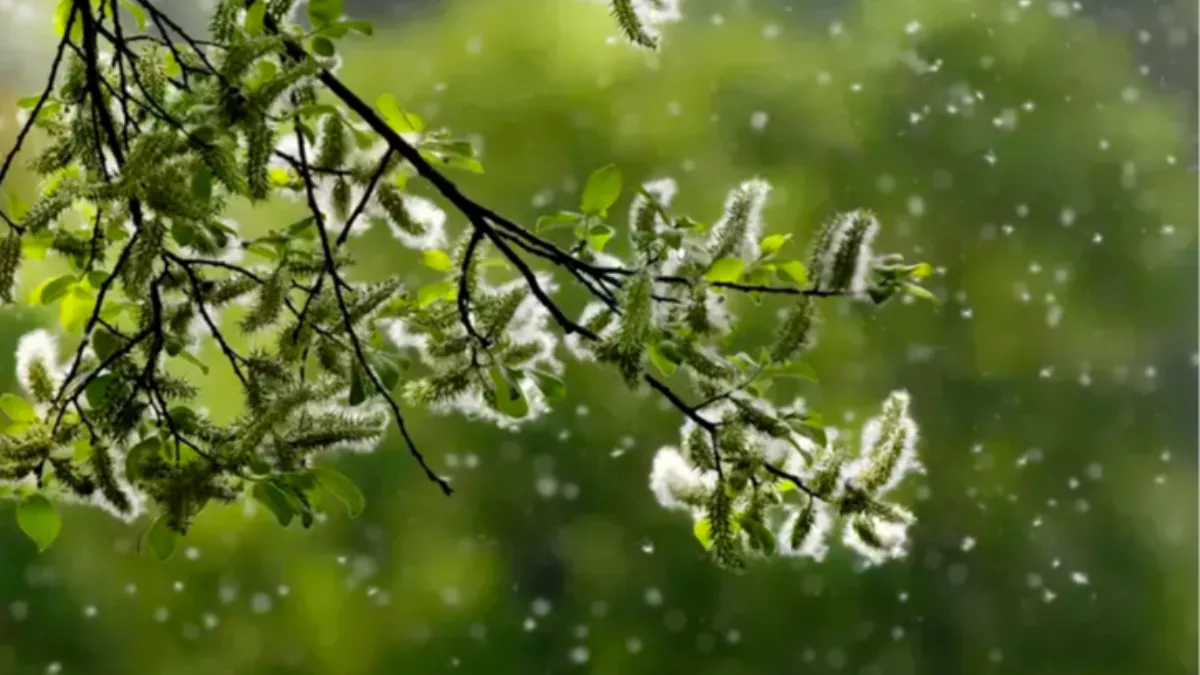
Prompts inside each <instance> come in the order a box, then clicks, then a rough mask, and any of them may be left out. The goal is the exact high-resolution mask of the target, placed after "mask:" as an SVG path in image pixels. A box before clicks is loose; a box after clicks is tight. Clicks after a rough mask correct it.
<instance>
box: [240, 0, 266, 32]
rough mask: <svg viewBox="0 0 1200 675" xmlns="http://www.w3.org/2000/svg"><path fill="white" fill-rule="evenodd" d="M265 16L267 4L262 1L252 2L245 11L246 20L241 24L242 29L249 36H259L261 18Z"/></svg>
mask: <svg viewBox="0 0 1200 675" xmlns="http://www.w3.org/2000/svg"><path fill="white" fill-rule="evenodd" d="M266 14H267V3H266V2H263V0H254V4H253V5H250V9H248V10H246V20H245V21H244V22H243V23H242V27H243V28H245V29H246V32H247V33H249V34H250V35H260V34H262V29H263V18H264V17H265V16H266Z"/></svg>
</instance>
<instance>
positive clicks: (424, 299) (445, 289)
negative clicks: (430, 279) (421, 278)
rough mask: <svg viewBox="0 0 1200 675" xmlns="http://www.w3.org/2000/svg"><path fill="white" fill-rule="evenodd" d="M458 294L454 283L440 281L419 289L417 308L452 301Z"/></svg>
mask: <svg viewBox="0 0 1200 675" xmlns="http://www.w3.org/2000/svg"><path fill="white" fill-rule="evenodd" d="M457 292H458V289H457V287H455V285H454V283H453V282H450V281H439V282H437V283H435V284H429V285H428V286H422V287H421V288H419V289H417V306H418V307H428V306H429V305H432V304H433V303H435V302H437V301H438V300H450V299H452V298H454V297H455V295H456V293H457Z"/></svg>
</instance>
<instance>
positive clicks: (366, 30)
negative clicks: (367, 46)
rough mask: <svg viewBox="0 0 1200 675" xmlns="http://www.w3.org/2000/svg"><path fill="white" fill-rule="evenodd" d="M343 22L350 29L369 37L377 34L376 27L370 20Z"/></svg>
mask: <svg viewBox="0 0 1200 675" xmlns="http://www.w3.org/2000/svg"><path fill="white" fill-rule="evenodd" d="M341 23H342V25H343V26H345V27H347V28H349V29H350V30H352V31H354V32H356V33H359V34H361V35H366V36H367V37H371V36H372V35H374V34H375V27H374V26H372V25H371V23H370V22H369V21H343V22H341Z"/></svg>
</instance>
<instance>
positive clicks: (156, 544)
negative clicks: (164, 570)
mask: <svg viewBox="0 0 1200 675" xmlns="http://www.w3.org/2000/svg"><path fill="white" fill-rule="evenodd" d="M178 542H179V533H178V532H176V531H175V530H172V529H171V527H170V526H169V525H168V524H167V519H166V518H165V517H163V516H159V517H158V518H156V519H155V520H154V522H153V523H152V524H151V525H150V529H149V530H147V531H146V543H148V544H150V550H152V551H154V555H155V557H157V558H158V559H159V560H166V559H167V558H170V557H171V554H172V553H174V552H175V545H176V544H177V543H178Z"/></svg>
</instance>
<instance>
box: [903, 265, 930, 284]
mask: <svg viewBox="0 0 1200 675" xmlns="http://www.w3.org/2000/svg"><path fill="white" fill-rule="evenodd" d="M931 274H933V265H930V264H929V263H918V264H916V265H913V267H912V269H910V270H909V271H908V276H910V277H912V278H913V279H917V280H921V279H924V278H925V277H927V276H929V275H931Z"/></svg>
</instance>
